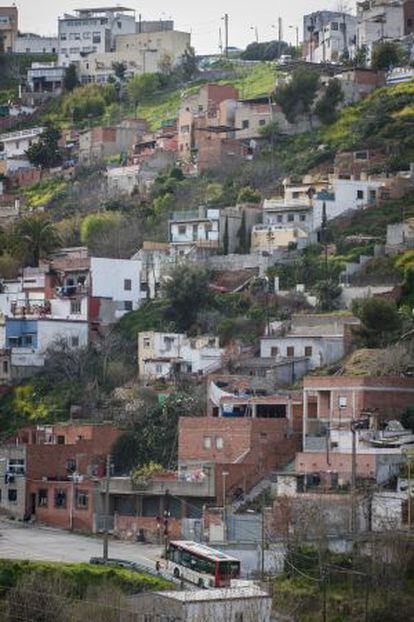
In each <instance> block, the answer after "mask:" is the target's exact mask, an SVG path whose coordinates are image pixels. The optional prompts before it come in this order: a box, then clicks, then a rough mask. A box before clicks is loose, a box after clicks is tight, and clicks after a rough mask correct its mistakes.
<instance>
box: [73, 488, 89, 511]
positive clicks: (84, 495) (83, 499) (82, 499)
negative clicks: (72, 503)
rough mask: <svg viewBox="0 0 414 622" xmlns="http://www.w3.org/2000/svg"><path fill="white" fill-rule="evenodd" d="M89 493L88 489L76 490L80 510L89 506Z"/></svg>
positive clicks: (77, 504) (77, 505)
mask: <svg viewBox="0 0 414 622" xmlns="http://www.w3.org/2000/svg"><path fill="white" fill-rule="evenodd" d="M88 501H89V495H88V491H87V490H78V491H77V492H76V507H77V508H78V510H86V509H87V508H88Z"/></svg>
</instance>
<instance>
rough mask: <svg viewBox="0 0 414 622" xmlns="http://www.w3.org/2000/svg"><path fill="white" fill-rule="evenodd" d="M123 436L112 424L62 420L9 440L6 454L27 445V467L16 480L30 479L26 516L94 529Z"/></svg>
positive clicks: (23, 463) (24, 450) (23, 458)
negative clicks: (110, 459)
mask: <svg viewBox="0 0 414 622" xmlns="http://www.w3.org/2000/svg"><path fill="white" fill-rule="evenodd" d="M119 435H120V431H119V430H117V429H115V428H114V427H113V426H112V425H109V424H102V425H99V424H79V425H75V424H57V425H51V426H38V427H32V428H24V429H22V430H20V431H19V432H18V433H17V434H16V435H15V436H14V437H13V438H11V439H9V441H8V442H7V444H5V446H4V447H3V448H0V453H2V451H3V449H4V450H6V449H7V451H8V452H9V450H10V448H12V447H14V448H21V452H22V456H21V458H20V460H21V462H20V463H19V468H21V471H20V472H19V473H17V474H16V473H14V474H13V478H12V479H13V481H14V482H15V481H16V478H21V477H24V478H25V487H24V489H25V499H24V510H25V511H24V514H25V515H29V514H30V515H31V516H33V517H35V519H36V520H37V521H39V522H40V523H44V524H46V525H51V526H53V527H60V528H63V529H77V530H82V531H88V532H92V531H94V515H95V514H96V513H99V512H101V509H102V508H101V501H102V499H101V495H100V494H97V492H99V483H100V481H101V480H102V478H103V477H104V476H105V462H106V456H107V454H108V453H110V452H111V450H112V447H113V444H114V442H115V441H116V440H117V438H118V437H119ZM6 469H7V470H8V469H9V467H6ZM6 476H7V472H6ZM9 479H10V478H9ZM4 481H5V482H6V481H7V477H6V478H5V480H4ZM13 481H12V482H11V483H8V484H7V485H8V486H9V487H10V486H12V485H14V484H13ZM20 488H21V489H23V488H22V487H21V486H20ZM16 489H17V487H16ZM13 490H14V488H13ZM2 492H3V491H2ZM6 493H7V494H8V490H7V491H4V493H3V494H2V498H5V497H6ZM16 494H17V493H16ZM8 496H10V495H8ZM16 502H19V503H20V507H23V500H18V499H16Z"/></svg>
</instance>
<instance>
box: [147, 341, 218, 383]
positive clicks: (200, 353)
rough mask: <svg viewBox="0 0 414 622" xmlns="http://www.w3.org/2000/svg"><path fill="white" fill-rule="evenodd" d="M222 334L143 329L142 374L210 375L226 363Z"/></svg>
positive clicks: (159, 376) (156, 375)
mask: <svg viewBox="0 0 414 622" xmlns="http://www.w3.org/2000/svg"><path fill="white" fill-rule="evenodd" d="M222 355H223V350H222V349H221V348H220V347H219V340H218V337H210V336H208V335H204V336H199V337H194V338H191V337H187V335H183V334H177V333H155V332H149V333H140V334H139V335H138V367H139V375H140V376H141V377H142V378H167V377H169V376H170V375H171V374H174V373H184V374H197V375H201V376H202V375H206V374H209V373H212V372H213V371H217V370H218V369H220V367H221V365H222Z"/></svg>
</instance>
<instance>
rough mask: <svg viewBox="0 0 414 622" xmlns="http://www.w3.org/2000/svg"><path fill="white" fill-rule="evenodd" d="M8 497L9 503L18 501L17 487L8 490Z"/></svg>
mask: <svg viewBox="0 0 414 622" xmlns="http://www.w3.org/2000/svg"><path fill="white" fill-rule="evenodd" d="M7 498H8V500H9V503H17V490H16V489H15V488H9V490H8V491H7Z"/></svg>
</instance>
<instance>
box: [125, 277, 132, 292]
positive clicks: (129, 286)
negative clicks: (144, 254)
mask: <svg viewBox="0 0 414 622" xmlns="http://www.w3.org/2000/svg"><path fill="white" fill-rule="evenodd" d="M124 290H125V291H126V292H130V291H131V290H132V281H131V279H124Z"/></svg>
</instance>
